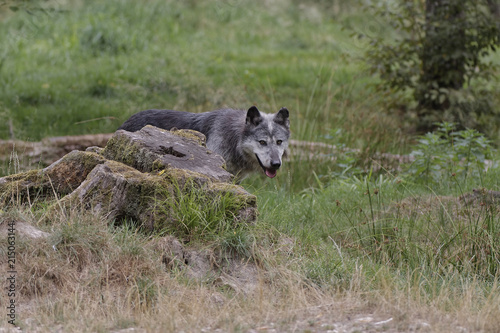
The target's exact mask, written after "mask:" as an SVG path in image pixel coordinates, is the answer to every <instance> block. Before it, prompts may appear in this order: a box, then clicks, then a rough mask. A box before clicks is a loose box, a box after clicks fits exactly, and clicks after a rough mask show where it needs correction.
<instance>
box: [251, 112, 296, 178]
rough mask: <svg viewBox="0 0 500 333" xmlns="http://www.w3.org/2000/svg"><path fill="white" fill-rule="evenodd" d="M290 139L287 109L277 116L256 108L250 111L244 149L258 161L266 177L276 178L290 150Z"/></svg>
mask: <svg viewBox="0 0 500 333" xmlns="http://www.w3.org/2000/svg"><path fill="white" fill-rule="evenodd" d="M289 137H290V120H289V119H288V110H287V109H286V108H281V110H279V111H278V112H277V113H275V114H267V113H264V112H260V111H259V110H258V109H257V108H256V107H255V106H252V107H251V108H250V109H248V111H247V117H246V123H245V131H244V134H243V141H242V148H243V151H244V152H245V153H246V154H247V155H249V156H251V158H255V159H256V160H257V162H258V164H259V165H260V166H261V167H262V169H263V170H264V173H265V174H266V176H268V177H270V178H273V177H275V176H276V171H277V170H278V169H279V168H280V166H281V159H282V157H283V154H284V153H285V151H286V150H287V148H288V138H289Z"/></svg>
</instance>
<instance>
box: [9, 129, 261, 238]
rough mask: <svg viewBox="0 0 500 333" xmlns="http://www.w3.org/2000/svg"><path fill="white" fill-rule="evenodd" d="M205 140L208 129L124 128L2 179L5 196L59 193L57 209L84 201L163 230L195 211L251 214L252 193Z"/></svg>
mask: <svg viewBox="0 0 500 333" xmlns="http://www.w3.org/2000/svg"><path fill="white" fill-rule="evenodd" d="M204 143H205V137H204V136H203V134H201V133H198V132H194V131H188V130H180V131H172V132H170V131H166V130H162V129H159V128H156V127H152V126H146V127H145V128H143V129H142V130H140V131H138V132H133V133H132V132H127V131H122V130H120V131H117V132H116V133H115V134H114V135H113V137H112V138H111V139H110V140H109V142H108V143H107V145H106V147H105V148H104V149H99V148H93V149H90V151H86V152H83V151H73V152H71V153H69V154H67V155H66V156H64V157H63V158H61V159H60V160H58V161H57V162H55V163H53V164H52V165H50V166H48V167H47V168H44V169H40V170H32V171H28V172H24V173H20V174H16V175H12V176H7V177H3V178H0V199H1V200H2V201H1V202H3V204H4V205H9V204H13V203H18V204H19V203H29V204H33V203H34V202H37V201H41V200H45V201H51V200H52V201H53V200H54V199H55V200H57V202H56V203H53V207H52V209H53V210H54V211H60V210H61V208H63V209H74V208H75V207H80V208H82V209H86V210H88V211H90V212H94V213H99V214H102V215H104V216H106V217H107V218H109V219H110V220H121V219H129V220H133V221H137V222H139V224H141V225H143V226H145V227H148V228H161V229H162V230H165V228H166V227H167V228H169V227H170V228H172V227H173V228H175V227H176V224H178V225H180V226H182V227H184V228H185V227H189V223H192V222H193V221H192V220H193V219H197V218H199V219H203V220H205V219H207V220H208V219H209V218H211V219H214V218H215V219H218V218H221V219H232V220H235V221H239V222H251V221H253V220H254V219H255V218H256V215H257V208H256V198H255V196H253V195H251V194H249V193H248V192H246V191H245V190H244V189H243V188H242V187H241V186H238V185H235V184H233V183H232V179H233V176H232V175H231V174H230V173H228V172H227V171H226V170H225V169H224V160H223V159H222V157H220V156H219V155H217V154H215V153H213V152H211V151H209V150H208V149H207V148H206V147H205V144H204ZM49 212H50V208H49ZM205 222H206V221H205ZM207 223H209V222H207Z"/></svg>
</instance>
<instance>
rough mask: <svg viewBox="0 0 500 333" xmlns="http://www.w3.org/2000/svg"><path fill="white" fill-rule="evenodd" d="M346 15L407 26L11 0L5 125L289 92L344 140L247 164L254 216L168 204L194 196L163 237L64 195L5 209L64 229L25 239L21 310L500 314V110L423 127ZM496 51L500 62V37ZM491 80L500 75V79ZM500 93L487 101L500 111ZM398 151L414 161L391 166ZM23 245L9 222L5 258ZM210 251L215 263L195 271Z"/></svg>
mask: <svg viewBox="0 0 500 333" xmlns="http://www.w3.org/2000/svg"><path fill="white" fill-rule="evenodd" d="M9 6H10V7H12V6H14V10H12V9H9ZM345 26H350V27H352V28H353V29H354V30H355V31H360V32H363V33H364V34H366V35H369V36H372V37H373V38H375V37H376V38H378V37H380V36H383V35H391V36H394V37H397V36H399V35H398V34H400V33H403V32H401V31H395V30H393V29H392V28H391V26H390V25H387V24H385V23H381V22H380V21H379V20H378V19H377V18H374V17H371V16H370V14H369V13H367V12H364V11H362V10H360V7H358V5H357V4H353V3H352V2H347V1H341V0H337V1H322V0H321V1H320V0H314V1H313V0H310V1H295V0H283V1H274V2H270V1H258V2H246V1H201V2H198V1H159V0H148V1H145V2H144V1H143V2H138V1H132V0H130V1H129V0H123V1H105V2H103V1H83V2H79V1H70V2H68V3H67V4H60V3H59V2H51V1H44V2H39V3H38V2H31V1H29V2H28V1H14V2H9V3H8V4H7V5H5V6H3V7H0V34H1V36H7V38H5V39H3V40H2V42H1V43H2V44H1V46H2V47H0V59H1V60H0V101H1V102H0V114H1V115H2V116H3V117H4V119H5V121H4V122H2V123H0V137H1V138H2V139H13V138H15V139H23V140H39V139H41V138H44V137H48V136H56V135H72V134H87V133H102V132H112V131H114V130H115V129H116V128H117V127H118V126H119V125H120V124H121V123H122V121H124V120H125V119H126V118H127V117H129V116H130V115H131V114H133V113H135V112H137V111H139V110H142V109H147V108H172V109H182V110H189V111H206V110H210V109H214V108H217V107H221V106H230V107H241V108H246V107H248V106H250V105H253V104H256V105H257V106H259V108H262V109H264V110H269V111H273V110H278V109H279V108H280V107H281V106H287V107H288V108H289V110H290V111H291V122H292V123H291V127H292V132H293V138H294V139H299V140H308V141H321V142H324V143H328V144H331V145H335V146H336V147H337V150H335V151H334V152H332V151H331V150H329V151H328V152H327V154H320V152H318V153H315V151H312V150H311V151H307V152H306V153H307V154H304V155H301V156H299V157H294V159H292V160H291V161H286V162H285V163H284V166H283V169H282V170H280V171H279V172H278V176H277V177H276V178H274V179H264V178H262V177H258V176H256V177H252V178H249V179H246V180H245V181H244V183H243V186H244V187H245V188H246V189H247V190H249V191H250V192H251V193H253V194H255V195H256V196H257V201H258V207H259V212H260V215H259V217H258V220H257V223H256V224H255V225H237V226H234V225H233V224H232V220H231V217H230V216H227V214H226V212H225V210H224V207H222V206H220V207H214V209H213V210H210V211H194V210H192V209H190V207H192V206H194V203H196V202H197V201H199V200H209V199H210V198H204V197H198V196H184V197H179V198H177V202H165V203H158V205H162V204H164V205H165V206H166V207H167V208H166V209H168V207H171V206H176V205H178V206H180V212H182V213H180V214H179V216H178V219H179V221H180V223H181V225H182V226H181V227H180V228H179V229H178V230H165V231H164V232H163V233H162V234H151V233H148V232H146V231H144V230H140V229H138V228H136V226H134V223H133V221H114V222H115V223H110V221H107V220H106V219H105V217H102V216H95V215H93V214H90V213H88V212H85V211H83V212H82V211H80V210H78V209H76V208H75V209H74V210H73V211H71V212H70V213H63V212H62V211H61V212H60V213H58V211H57V209H56V210H55V213H54V210H50V212H52V213H51V214H52V215H49V213H48V212H49V210H48V209H47V206H48V205H49V204H55V207H57V203H58V199H57V198H55V199H52V201H50V202H43V203H33V202H30V203H29V204H27V205H17V206H15V207H11V208H9V209H6V208H5V207H3V209H4V210H3V211H2V212H1V215H0V223H1V224H2V225H3V224H5V223H7V221H11V220H15V221H17V223H26V224H28V225H33V226H37V227H38V228H40V229H41V230H42V231H45V232H47V233H49V234H50V236H49V237H48V238H47V239H39V240H36V241H29V240H25V239H24V238H22V237H20V236H19V237H18V238H17V245H16V246H17V250H16V251H17V262H18V268H17V269H18V272H19V281H18V287H19V295H18V299H17V300H18V302H19V303H20V304H23V305H25V306H24V307H22V308H19V309H20V310H19V316H18V320H17V324H18V325H20V326H21V327H22V328H24V329H26V330H27V331H29V330H30V328H32V329H34V327H37V330H38V331H39V332H44V331H46V332H50V331H54V330H55V329H60V330H62V331H74V332H87V331H88V332H96V331H100V332H104V331H119V330H120V329H126V328H132V327H133V328H138V329H143V330H145V331H172V332H174V331H179V330H181V329H182V330H185V331H201V330H206V331H214V330H216V329H220V330H222V331H249V330H258V329H262V330H263V329H276V330H277V331H292V330H300V331H321V330H324V331H327V330H335V329H337V330H339V331H341V330H347V331H355V330H358V331H369V330H380V331H411V330H422V331H433V332H456V331H459V330H462V329H463V328H464V329H465V330H467V331H471V332H473V331H482V332H495V331H496V330H498V327H500V321H499V320H500V319H499V318H500V307H499V304H500V298H499V296H498V295H499V293H498V281H499V274H500V273H499V272H500V247H499V245H498V239H499V238H500V217H499V210H498V207H499V206H498V205H499V203H498V201H499V200H497V199H498V193H497V191H500V190H499V187H500V182H499V179H500V169H499V168H497V160H498V153H497V151H496V149H495V147H497V146H498V133H497V132H496V131H498V129H496V125H495V124H494V123H493V122H491V123H490V124H489V126H485V127H484V128H483V129H486V130H487V132H488V133H489V134H490V136H489V137H488V136H486V135H485V134H484V133H480V132H477V131H475V130H471V129H463V128H461V127H456V126H455V125H454V124H451V123H446V122H440V123H439V124H437V125H436V128H437V131H435V132H433V133H429V134H425V135H422V136H418V137H415V136H414V135H413V134H412V133H415V119H414V118H411V114H409V113H407V112H405V110H404V109H401V105H402V104H403V103H402V102H407V101H408V100H411V99H412V98H413V97H412V95H411V94H407V93H400V92H397V91H396V90H395V89H394V88H390V89H386V90H384V91H378V90H377V89H376V88H375V86H376V85H377V84H378V83H380V82H381V79H380V78H379V77H377V76H373V75H371V74H370V73H369V66H368V65H367V64H366V63H365V62H364V61H363V60H364V54H365V52H366V50H368V49H369V46H368V44H367V43H366V41H364V40H361V41H360V40H358V39H352V38H351V37H350V32H349V31H345V30H343V29H342V27H345ZM487 59H489V60H490V61H492V62H493V63H495V62H496V63H498V56H497V55H496V54H495V53H490V54H489V55H488V57H487ZM383 60H384V61H386V60H387V59H383ZM481 60H484V59H483V58H481ZM492 70H494V71H495V70H496V69H495V67H492ZM493 74H496V72H493ZM382 79H383V78H382ZM472 81H473V82H475V83H473V85H474V86H476V85H477V86H479V85H480V84H481V85H483V86H484V87H486V88H487V90H489V91H492V92H498V90H499V87H498V82H497V81H496V79H495V78H494V77H493V76H492V77H488V78H483V79H482V80H478V81H477V82H476V81H474V80H472ZM479 81H481V82H479ZM389 96H392V99H391V100H390V102H387V97H389ZM498 96H499V95H498V94H496V96H495V95H494V94H491V95H488V97H487V98H485V101H486V102H487V103H488V105H490V106H491V108H492V110H493V111H495V112H497V111H498V109H497V105H498ZM410 105H411V104H410ZM398 108H399V109H398ZM382 153H391V154H406V155H407V156H409V157H410V158H409V159H407V162H408V163H401V164H400V163H398V164H397V165H396V166H393V165H390V166H387V165H385V164H383V163H381V162H378V161H379V160H377V156H379V155H380V154H382ZM410 153H411V154H410ZM13 159H14V161H12V163H13V164H15V156H13ZM335 161H336V163H335ZM490 162H491V163H490ZM486 167H488V168H486ZM7 169H8V166H5V168H4V170H7ZM10 170H11V171H12V169H10ZM474 190H475V191H474ZM221 202H223V204H226V205H233V204H234V203H232V202H229V201H228V202H226V201H224V200H222V201H221ZM1 230H4V229H1ZM172 233H173V234H175V235H176V236H177V237H179V238H178V240H179V242H180V243H179V244H181V245H182V246H183V247H184V250H183V251H184V252H183V256H181V257H179V256H174V255H173V254H172V253H170V252H175V251H177V252H179V251H180V250H179V249H177V250H175V251H174V250H172V248H173V247H172V246H171V245H170V246H171V247H170V250H171V251H170V250H169V251H170V252H168V251H165V248H166V247H165V246H166V245H165V243H166V242H169V241H171V238H169V237H171V236H169V235H170V234H172ZM6 244H7V240H6V239H5V238H3V236H2V237H0V266H2V267H5V266H6V265H7V263H6V258H7V255H6V248H7V247H6ZM169 255H171V256H169ZM198 257H203V258H208V259H207V260H208V261H207V262H209V263H210V265H211V267H215V268H214V269H212V270H205V271H202V272H203V274H200V275H201V276H196V277H193V274H194V273H193V272H192V268H193V267H195V266H196V264H192V265H191V266H189V262H190V261H194V262H195V260H196V258H198ZM203 263H204V262H202V263H201V264H199V266H203V265H202V264H203ZM210 265H209V266H210ZM231 267H235V268H234V269H238V272H239V273H240V276H238V278H234V277H235V276H236V275H235V274H233V275H231V271H230V270H231ZM221 271H223V272H224V274H227V275H224V274H222V275H221V274H219V273H220V272H221ZM195 273H196V272H195ZM217 274H219V275H217ZM194 275H196V274H194ZM228 276H229V277H228ZM3 296H4V295H2V297H3ZM2 304H3V303H2ZM367 318H372V319H367ZM443 318H444V319H443ZM387 320H388V321H387ZM380 323H381V324H380ZM1 325H3V326H8V324H7V322H6V320H2V321H1Z"/></svg>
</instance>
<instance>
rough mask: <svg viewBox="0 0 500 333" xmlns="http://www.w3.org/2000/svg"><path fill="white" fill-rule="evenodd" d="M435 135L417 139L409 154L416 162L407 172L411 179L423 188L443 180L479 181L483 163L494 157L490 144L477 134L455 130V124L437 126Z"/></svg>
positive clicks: (431, 134)
mask: <svg viewBox="0 0 500 333" xmlns="http://www.w3.org/2000/svg"><path fill="white" fill-rule="evenodd" d="M437 125H438V126H439V128H438V130H437V131H436V132H432V133H427V134H425V135H423V136H421V137H420V138H419V139H418V144H417V146H416V149H415V150H414V151H413V152H412V153H411V156H413V157H414V158H415V161H414V162H413V163H412V164H411V166H410V168H409V169H408V173H409V174H410V175H412V176H413V177H414V178H416V179H417V180H418V179H422V180H423V181H424V183H425V184H426V185H429V184H435V183H437V182H440V181H442V180H443V179H450V177H452V176H453V177H457V178H460V179H461V180H463V181H466V180H467V178H468V177H470V176H472V177H481V175H482V173H484V170H485V167H486V164H485V163H486V159H487V158H489V157H491V156H492V154H493V147H492V146H491V143H490V141H489V140H488V139H487V138H486V137H485V136H484V135H482V134H481V133H479V132H477V131H476V130H472V129H467V130H458V131H457V130H455V124H452V123H446V122H445V123H440V124H437Z"/></svg>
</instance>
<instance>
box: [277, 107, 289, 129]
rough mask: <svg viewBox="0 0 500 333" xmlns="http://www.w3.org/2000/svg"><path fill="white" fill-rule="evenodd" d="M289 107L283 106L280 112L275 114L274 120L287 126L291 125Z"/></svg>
mask: <svg viewBox="0 0 500 333" xmlns="http://www.w3.org/2000/svg"><path fill="white" fill-rule="evenodd" d="M288 115H289V112H288V109H287V108H281V109H280V110H279V111H278V113H277V114H276V115H275V116H274V122H275V123H277V124H279V125H282V126H285V127H286V128H289V127H290V119H288Z"/></svg>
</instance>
